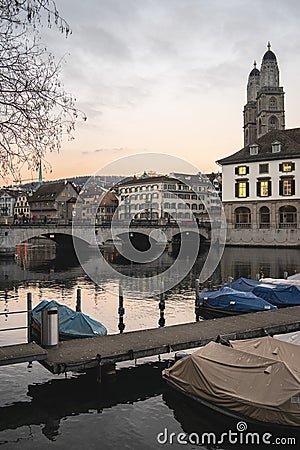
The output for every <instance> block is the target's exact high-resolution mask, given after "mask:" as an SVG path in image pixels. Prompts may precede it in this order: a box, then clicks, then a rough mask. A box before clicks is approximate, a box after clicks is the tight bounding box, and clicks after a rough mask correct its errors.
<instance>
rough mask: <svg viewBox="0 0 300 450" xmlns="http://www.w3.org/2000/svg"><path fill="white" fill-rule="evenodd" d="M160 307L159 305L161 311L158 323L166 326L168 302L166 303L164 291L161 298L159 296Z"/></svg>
mask: <svg viewBox="0 0 300 450" xmlns="http://www.w3.org/2000/svg"><path fill="white" fill-rule="evenodd" d="M158 307H159V311H160V313H159V320H158V325H159V326H160V327H164V326H165V324H166V319H165V307H166V304H165V296H164V292H161V293H160V298H159V304H158Z"/></svg>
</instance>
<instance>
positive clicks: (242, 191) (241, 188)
mask: <svg viewBox="0 0 300 450" xmlns="http://www.w3.org/2000/svg"><path fill="white" fill-rule="evenodd" d="M246 187H247V183H244V182H241V183H239V197H246V196H247V195H246Z"/></svg>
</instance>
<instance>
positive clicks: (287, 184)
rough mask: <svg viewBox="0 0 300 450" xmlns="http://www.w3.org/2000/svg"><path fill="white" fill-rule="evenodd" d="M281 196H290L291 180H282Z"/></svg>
mask: <svg viewBox="0 0 300 450" xmlns="http://www.w3.org/2000/svg"><path fill="white" fill-rule="evenodd" d="M283 195H292V180H283Z"/></svg>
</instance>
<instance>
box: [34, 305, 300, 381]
mask: <svg viewBox="0 0 300 450" xmlns="http://www.w3.org/2000/svg"><path fill="white" fill-rule="evenodd" d="M298 330H300V306H295V307H291V308H283V309H279V310H276V311H268V312H265V311H263V312H257V313H250V314H244V315H238V316H230V317H224V318H219V319H214V320H204V321H200V322H197V323H187V324H180V325H173V326H168V327H164V328H156V329H147V330H139V331H131V332H128V333H124V334H112V335H108V336H105V337H95V338H87V339H74V340H70V341H64V342H61V343H60V345H59V347H58V348H56V349H48V356H47V358H46V359H45V360H43V361H41V363H42V364H43V365H44V366H45V367H47V368H48V369H49V370H50V371H51V372H52V373H61V372H67V371H70V370H84V369H87V368H91V367H97V366H98V365H100V364H104V363H105V362H120V361H126V360H131V359H137V358H143V357H146V356H153V355H158V354H162V353H169V352H171V351H178V350H184V349H187V348H194V347H200V346H201V345H205V344H206V343H208V342H209V341H216V340H218V339H219V338H221V339H222V338H223V339H247V338H252V337H259V336H264V335H266V334H270V335H273V334H276V333H285V332H290V331H298Z"/></svg>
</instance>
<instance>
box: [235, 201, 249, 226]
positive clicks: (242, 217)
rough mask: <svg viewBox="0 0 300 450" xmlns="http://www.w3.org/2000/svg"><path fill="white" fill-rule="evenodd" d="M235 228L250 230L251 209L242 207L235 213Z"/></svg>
mask: <svg viewBox="0 0 300 450" xmlns="http://www.w3.org/2000/svg"><path fill="white" fill-rule="evenodd" d="M234 215H235V228H250V227H251V211H250V209H249V208H246V207H244V206H241V207H239V208H236V210H235V211H234Z"/></svg>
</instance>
